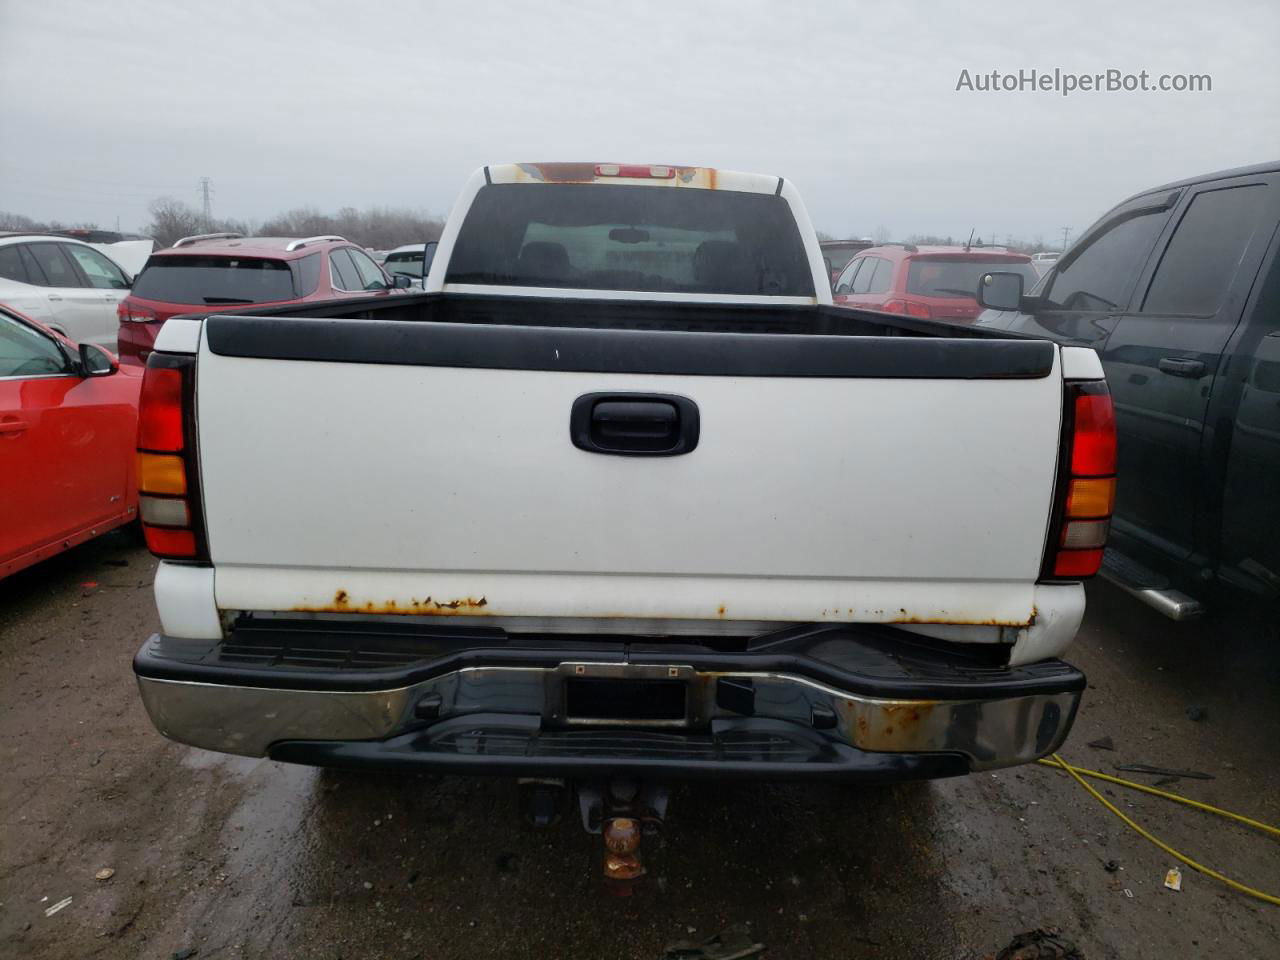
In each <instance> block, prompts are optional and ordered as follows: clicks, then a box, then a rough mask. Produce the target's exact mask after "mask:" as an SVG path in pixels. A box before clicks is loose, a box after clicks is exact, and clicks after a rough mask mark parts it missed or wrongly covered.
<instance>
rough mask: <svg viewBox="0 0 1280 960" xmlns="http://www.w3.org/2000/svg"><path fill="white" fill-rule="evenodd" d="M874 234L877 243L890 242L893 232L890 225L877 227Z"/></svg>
mask: <svg viewBox="0 0 1280 960" xmlns="http://www.w3.org/2000/svg"><path fill="white" fill-rule="evenodd" d="M872 236H873V237H874V238H875V241H876V243H888V242H889V237H890V236H891V234H890V233H889V228H888V227H876V232H875V233H874V234H873V235H872Z"/></svg>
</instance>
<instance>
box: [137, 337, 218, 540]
mask: <svg viewBox="0 0 1280 960" xmlns="http://www.w3.org/2000/svg"><path fill="white" fill-rule="evenodd" d="M194 376H195V357H189V356H174V355H172V354H164V353H153V354H151V356H150V357H149V358H148V359H147V369H146V372H145V373H144V374H143V376H142V393H141V397H140V399H139V402H138V492H139V494H140V496H139V498H138V500H139V508H140V512H141V515H142V530H143V533H144V535H145V536H146V539H147V546H148V547H149V548H150V550H151V552H152V553H154V554H155V555H156V556H157V557H160V558H161V559H162V560H187V561H207V560H208V559H209V551H208V546H207V544H206V542H205V537H204V520H203V517H202V515H201V512H200V509H199V504H200V500H199V489H198V487H197V483H198V476H197V472H196V459H195V434H194V430H193V425H194V418H192V417H191V416H190V413H191V409H190V407H191V404H192V403H193V401H194V397H195V391H194Z"/></svg>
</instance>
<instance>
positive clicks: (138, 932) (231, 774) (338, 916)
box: [0, 534, 1280, 960]
mask: <svg viewBox="0 0 1280 960" xmlns="http://www.w3.org/2000/svg"><path fill="white" fill-rule="evenodd" d="M154 570H155V564H154V561H153V560H152V559H151V558H150V556H149V555H148V554H146V553H145V551H143V550H141V549H139V548H138V547H137V546H136V545H135V543H134V542H133V541H131V540H129V539H128V538H127V537H126V536H125V535H123V534H113V535H111V536H108V537H104V538H102V539H101V540H99V541H98V542H96V543H91V544H88V545H86V546H84V547H82V548H79V549H77V550H75V551H72V552H71V553H69V554H68V555H66V556H63V557H60V558H57V559H55V560H53V561H50V562H48V563H46V564H43V565H41V566H39V567H38V568H36V569H33V570H29V571H26V572H24V573H22V574H19V575H18V576H15V577H12V578H10V579H9V580H7V581H4V582H0V749H2V750H3V762H4V765H5V768H6V770H7V773H6V775H5V776H4V777H3V778H0V817H2V818H3V831H2V834H0V956H3V957H23V958H32V960H43V958H48V960H54V958H56V960H62V958H69V957H122V958H161V960H170V958H173V957H180V958H187V957H195V958H198V960H208V958H213V957H223V958H225V957H255V958H256V957H272V958H274V957H288V958H293V957H298V958H313V957H314V958H326V960H336V958H364V960H368V958H384V957H385V958H399V960H409V958H414V957H417V958H422V960H436V958H488V957H500V958H517V957H563V958H590V960H603V958H613V957H626V958H641V960H659V958H661V956H662V954H663V951H664V948H665V947H666V946H667V945H668V944H670V943H672V942H673V941H676V940H680V939H687V940H701V939H703V938H705V937H709V936H711V935H713V934H715V933H717V932H718V931H720V930H722V929H724V928H726V927H727V926H729V925H732V924H749V925H750V930H751V932H752V934H753V936H754V937H755V938H756V939H757V940H759V941H761V942H763V943H765V944H767V946H768V953H767V956H768V957H770V958H774V960H784V958H786V960H789V958H826V957H841V958H858V957H911V958H930V957H940V958H979V957H984V956H987V955H991V954H994V953H995V952H996V951H997V950H999V949H1000V948H1001V947H1003V946H1004V945H1006V944H1008V943H1009V941H1010V939H1011V938H1012V937H1013V935H1014V934H1016V933H1019V932H1021V931H1026V930H1032V929H1035V928H1040V927H1057V928H1059V929H1060V930H1061V931H1062V936H1063V937H1064V938H1066V939H1068V940H1070V941H1072V942H1074V943H1076V944H1077V945H1078V946H1079V948H1080V950H1081V951H1082V954H1083V955H1084V956H1085V957H1088V958H1103V957H1107V958H1110V957H1114V958H1134V957H1160V958H1190V957H1214V958H1229V957H1263V956H1275V955H1276V950H1277V946H1276V945H1277V943H1280V908H1277V907H1272V906H1269V905H1266V904H1263V903H1259V902H1256V901H1252V900H1249V899H1247V898H1245V897H1243V896H1241V895H1239V894H1236V893H1234V892H1231V891H1230V890H1228V889H1226V888H1225V887H1223V886H1222V885H1220V884H1218V883H1217V882H1215V881H1213V880H1211V879H1209V878H1207V877H1204V876H1202V875H1200V874H1197V873H1194V872H1191V871H1189V870H1187V871H1184V879H1183V889H1182V891H1181V892H1177V893H1175V892H1173V891H1170V890H1167V889H1165V888H1164V887H1163V878H1164V874H1165V871H1166V870H1167V869H1168V868H1169V867H1170V866H1172V865H1173V862H1172V861H1171V860H1170V858H1169V857H1167V856H1166V855H1165V854H1163V853H1161V852H1160V851H1159V850H1157V849H1155V848H1154V847H1152V846H1150V845H1149V844H1147V843H1146V842H1145V841H1143V840H1141V839H1140V838H1138V837H1137V836H1136V835H1135V834H1133V833H1132V832H1130V831H1128V830H1127V829H1126V828H1125V827H1124V826H1123V825H1122V824H1121V823H1120V822H1119V821H1118V820H1117V819H1115V818H1114V817H1112V816H1111V815H1110V814H1109V813H1107V812H1106V811H1105V810H1103V808H1102V807H1101V806H1099V805H1098V804H1097V803H1096V802H1095V801H1094V800H1092V799H1091V798H1090V797H1088V796H1087V795H1086V794H1085V793H1084V792H1083V791H1081V790H1080V788H1079V787H1078V786H1076V785H1075V784H1074V783H1073V782H1072V781H1070V780H1069V779H1067V778H1066V777H1065V775H1063V774H1060V773H1057V772H1054V771H1052V770H1049V769H1046V768H1044V767H1035V766H1032V767H1024V768H1019V769H1016V770H1008V771H1000V772H998V773H996V774H989V773H988V774H981V775H976V776H971V777H967V778H963V779H959V780H948V781H938V782H935V783H931V784H913V785H906V786H901V787H893V788H876V789H866V788H860V789H851V788H832V787H823V788H818V789H815V788H813V787H801V786H795V785H767V786H765V785H761V786H754V787H749V788H744V789H739V788H735V789H733V790H732V791H728V790H724V789H718V788H716V787H714V786H697V787H691V786H683V787H679V788H677V789H676V790H675V791H674V794H673V797H672V803H671V808H670V813H669V820H668V829H667V832H666V835H665V838H664V840H663V841H662V843H661V845H660V846H651V847H650V848H649V866H650V870H651V875H650V877H649V878H648V880H646V886H644V887H643V888H642V889H639V890H637V892H636V895H635V896H634V897H632V898H630V899H618V898H613V897H608V896H606V895H605V894H604V893H603V892H602V891H601V888H600V885H599V883H598V881H597V880H596V872H597V869H598V867H597V860H596V857H597V850H596V847H595V844H594V843H593V840H595V838H590V837H588V836H587V835H586V834H584V833H583V832H582V831H581V829H580V827H579V826H578V825H577V823H576V818H566V820H565V821H563V822H562V823H561V824H560V825H558V826H556V827H552V828H550V829H548V830H545V831H533V830H531V829H528V828H526V827H524V826H523V825H522V824H521V822H520V821H519V819H518V818H517V816H516V801H515V788H514V785H513V784H512V783H511V782H509V781H506V780H501V779H492V780H491V779H478V778H476V779H472V778H429V777H421V776H403V775H378V776H370V775H355V774H347V773H334V772H330V771H320V770H314V769H310V768H305V767H292V766H285V765H281V764H276V763H272V762H270V761H265V760H264V761H253V760H244V759H237V758H226V757H221V756H219V755H216V754H211V753H206V752H203V751H199V750H193V749H190V748H187V747H184V746H180V745H178V744H174V743H170V742H168V741H166V740H164V739H163V738H161V737H160V736H159V734H157V733H156V732H155V731H154V730H153V729H152V727H151V725H150V723H149V721H148V720H147V717H146V715H145V713H144V711H143V709H142V705H141V703H140V702H139V700H138V696H137V692H136V688H135V685H134V682H133V677H132V674H131V670H130V666H129V663H130V658H131V657H132V655H133V653H134V651H135V650H136V649H137V647H138V646H139V645H140V644H141V642H142V640H143V639H144V638H145V636H146V635H147V634H148V633H149V632H151V631H153V630H155V629H156V628H157V626H158V624H157V621H156V617H155V611H154V608H153V606H152V600H151V591H150V582H151V578H152V576H153V574H154ZM1070 659H1071V660H1073V662H1075V663H1077V664H1079V665H1080V666H1081V667H1082V668H1083V669H1084V670H1085V671H1086V672H1087V673H1088V674H1089V677H1090V689H1089V691H1088V694H1087V696H1086V699H1085V701H1084V706H1083V709H1082V712H1081V715H1080V718H1079V720H1078V721H1077V723H1076V727H1075V730H1074V732H1073V734H1072V736H1071V739H1070V740H1069V742H1068V744H1067V746H1066V748H1065V750H1064V753H1065V755H1066V756H1067V757H1068V759H1070V760H1072V761H1074V762H1076V763H1078V764H1080V765H1082V766H1089V767H1094V768H1100V769H1108V770H1109V769H1110V768H1111V766H1112V765H1113V764H1115V763H1122V762H1126V761H1128V762H1145V763H1151V764H1158V765H1161V766H1170V767H1179V768H1191V769H1196V770H1201V771H1204V772H1207V773H1210V774H1212V775H1213V776H1214V778H1215V779H1213V780H1208V781H1200V780H1182V781H1180V782H1178V783H1176V784H1174V785H1172V786H1171V787H1170V789H1173V790H1176V791H1180V792H1182V793H1184V794H1186V795H1188V796H1191V797H1194V798H1197V799H1201V800H1204V801H1206V802H1209V803H1213V804H1219V805H1222V806H1225V807H1227V808H1229V809H1232V810H1236V811H1239V812H1241V813H1244V814H1246V815H1250V816H1253V817H1256V818H1259V819H1262V820H1265V821H1268V822H1271V823H1280V767H1277V765H1276V763H1275V760H1276V757H1277V743H1280V698H1277V696H1276V691H1277V689H1280V643H1277V636H1276V627H1275V625H1274V623H1272V624H1266V625H1262V624H1250V623H1248V622H1244V621H1233V622H1217V621H1215V622H1209V623H1204V624H1196V625H1191V626H1186V625H1183V626H1177V625H1174V624H1171V623H1169V622H1167V621H1164V620H1162V619H1160V618H1159V617H1158V616H1156V615H1155V614H1153V613H1151V612H1150V611H1148V610H1146V609H1145V608H1144V607H1141V606H1139V605H1137V604H1136V603H1135V602H1134V601H1132V600H1130V599H1129V598H1128V597H1126V596H1124V595H1122V594H1119V593H1118V592H1116V591H1114V590H1113V589H1111V588H1110V587H1108V586H1106V585H1105V584H1096V585H1094V586H1092V587H1091V588H1090V605H1089V614H1088V618H1087V621H1086V626H1085V629H1084V631H1083V633H1082V635H1081V637H1080V639H1079V641H1078V642H1077V644H1076V646H1075V647H1074V648H1073V650H1072V653H1071V656H1070ZM1188 708H1192V709H1191V710H1190V711H1188ZM1197 717H1198V718H1199V719H1195V718H1197ZM1103 736H1110V737H1111V738H1112V740H1113V741H1114V744H1115V750H1114V751H1113V752H1107V751H1103V750H1096V749H1091V748H1089V747H1088V746H1086V744H1087V742H1088V741H1091V740H1094V739H1096V738H1099V737H1103ZM1139 779H1144V780H1145V781H1146V782H1153V781H1154V780H1155V779H1156V778H1150V777H1146V778H1139ZM1108 792H1109V793H1110V794H1111V795H1112V797H1113V798H1114V800H1115V801H1117V802H1119V803H1121V804H1122V806H1123V808H1124V809H1125V810H1126V811H1128V812H1129V813H1130V814H1131V815H1133V816H1134V817H1135V818H1137V819H1139V820H1140V821H1141V822H1142V823H1144V824H1146V825H1147V826H1149V827H1150V828H1151V829H1152V830H1154V831H1155V833H1156V834H1157V835H1158V836H1161V837H1162V838H1165V839H1166V840H1167V841H1169V842H1170V843H1172V844H1173V845H1174V846H1176V847H1179V848H1181V849H1184V850H1185V851H1186V852H1188V853H1189V854H1191V855H1192V856H1195V857H1198V858H1200V859H1202V860H1203V861H1205V862H1207V863H1209V864H1210V865H1213V866H1215V867H1218V868H1220V869H1222V870H1223V871H1225V872H1226V873H1228V874H1229V875H1232V876H1235V877H1237V878H1239V879H1240V880H1242V881H1244V882H1246V883H1249V884H1251V885H1253V886H1257V887H1260V888H1262V889H1264V890H1268V891H1272V892H1277V893H1280V842H1277V841H1275V840H1273V839H1271V838H1268V837H1266V836H1265V835H1262V834H1258V833H1254V832H1251V831H1249V830H1247V829H1246V828H1243V827H1239V826H1236V825H1233V824H1230V823H1227V822H1225V821H1218V820H1217V819H1216V818H1211V817H1207V816H1205V815H1203V814H1200V813H1197V812H1194V811H1190V810H1186V809H1183V808H1181V807H1177V806H1175V805H1173V804H1169V803H1167V802H1165V801H1162V800H1159V799H1156V798H1151V797H1147V796H1145V795H1142V794H1137V793H1133V792H1131V791H1126V790H1123V789H1121V788H1118V787H1112V788H1109V789H1108ZM595 842H597V843H598V840H595ZM1108 864H1110V866H1111V867H1112V869H1111V870H1108ZM105 869H110V870H113V871H114V873H113V874H112V875H111V876H110V877H109V878H107V879H95V875H98V874H99V871H104V870H105ZM67 898H70V903H68V904H67V905H66V906H65V907H63V908H62V909H60V910H57V911H56V912H53V913H52V915H46V914H47V912H48V910H49V909H50V908H52V907H54V906H55V905H56V904H58V903H60V902H62V901H63V900H66V899H67Z"/></svg>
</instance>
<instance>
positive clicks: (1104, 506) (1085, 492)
mask: <svg viewBox="0 0 1280 960" xmlns="http://www.w3.org/2000/svg"><path fill="white" fill-rule="evenodd" d="M1115 503H1116V478H1115V477H1076V478H1075V479H1074V480H1072V481H1071V488H1070V490H1068V491H1067V516H1068V517H1073V518H1074V517H1109V516H1111V510H1112V508H1113V507H1114V506H1115Z"/></svg>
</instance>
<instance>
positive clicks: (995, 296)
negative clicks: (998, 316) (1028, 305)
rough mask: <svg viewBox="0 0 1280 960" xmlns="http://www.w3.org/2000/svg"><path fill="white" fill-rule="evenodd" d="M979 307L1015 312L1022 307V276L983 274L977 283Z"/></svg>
mask: <svg viewBox="0 0 1280 960" xmlns="http://www.w3.org/2000/svg"><path fill="white" fill-rule="evenodd" d="M977 300H978V304H979V306H983V307H986V308H987V309H988V310H1017V309H1019V308H1020V307H1021V306H1022V275H1021V274H1017V273H984V274H983V275H982V279H981V280H979V281H978V293H977Z"/></svg>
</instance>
